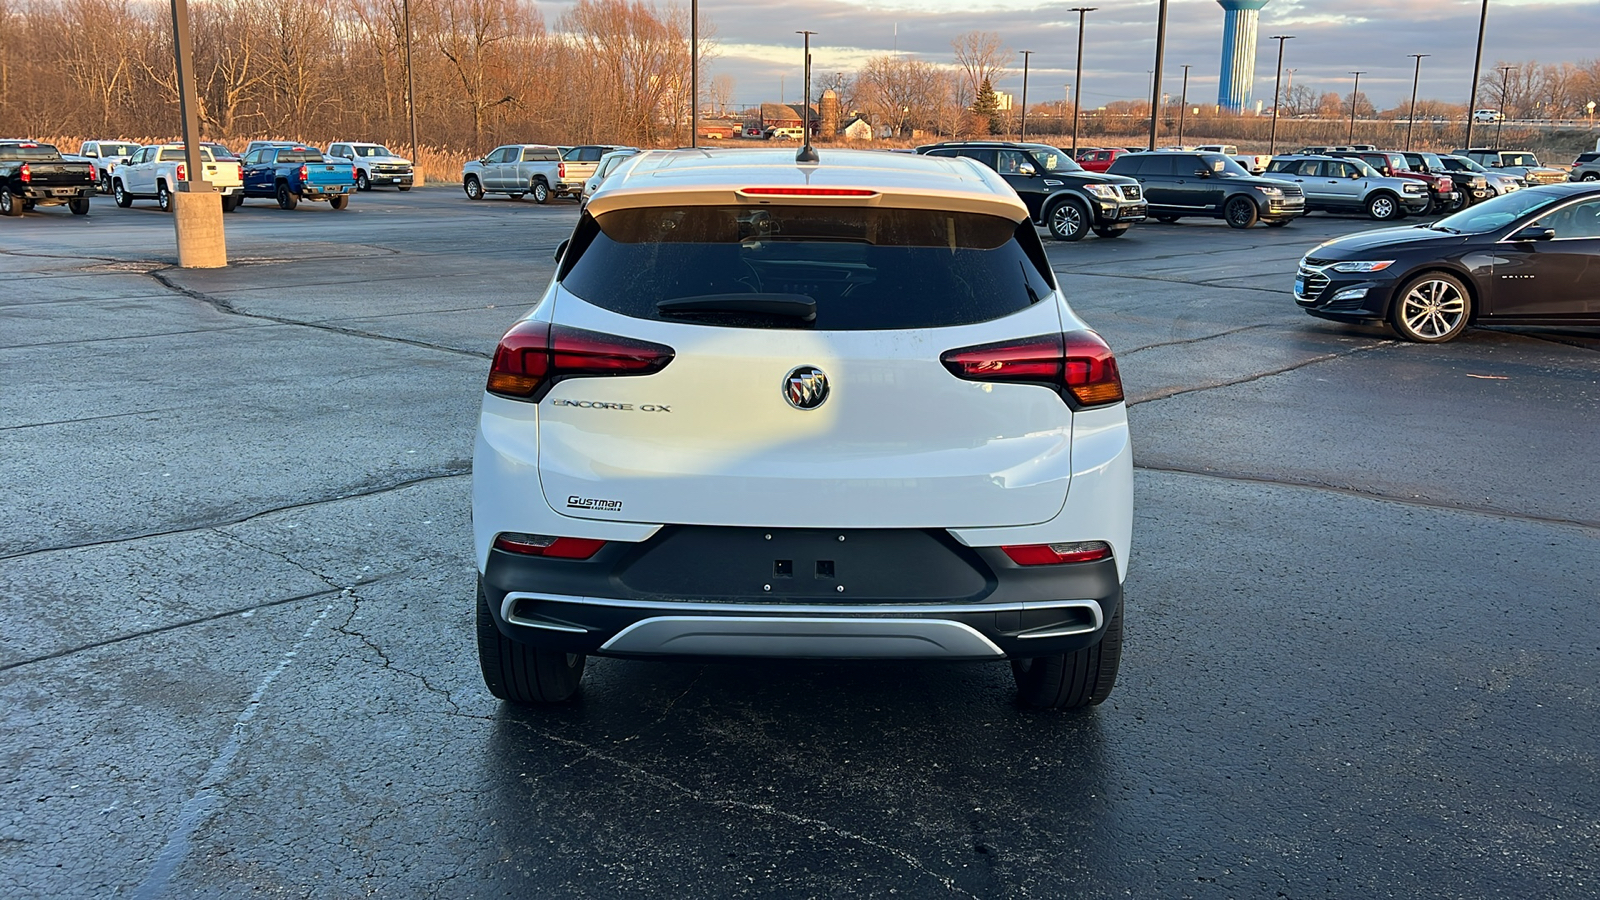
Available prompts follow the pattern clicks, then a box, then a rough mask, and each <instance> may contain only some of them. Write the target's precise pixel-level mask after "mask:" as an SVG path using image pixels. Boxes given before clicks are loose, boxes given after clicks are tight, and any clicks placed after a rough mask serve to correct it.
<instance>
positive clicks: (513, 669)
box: [478, 578, 586, 706]
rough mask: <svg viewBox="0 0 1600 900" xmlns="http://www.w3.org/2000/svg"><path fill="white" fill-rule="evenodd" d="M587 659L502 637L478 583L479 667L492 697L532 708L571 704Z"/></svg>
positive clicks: (481, 584)
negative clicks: (552, 704) (568, 702)
mask: <svg viewBox="0 0 1600 900" xmlns="http://www.w3.org/2000/svg"><path fill="white" fill-rule="evenodd" d="M585 659H586V658H585V657H584V655H583V654H581V653H563V652H561V651H559V650H540V649H538V648H537V647H529V646H528V645H526V644H523V643H519V642H517V641H514V640H512V639H510V638H508V637H506V636H505V635H503V634H501V633H500V629H499V628H498V627H497V626H496V625H495V623H494V615H493V614H491V613H490V612H489V602H488V598H486V597H484V595H483V580H482V579H481V578H480V579H479V580H478V666H479V668H480V669H482V670H483V683H484V685H485V686H486V687H488V688H489V693H491V694H493V695H495V696H496V697H498V698H500V699H501V700H504V701H506V702H507V703H517V704H522V705H529V706H536V705H545V704H550V703H562V702H565V701H567V700H571V699H572V698H573V696H574V695H576V694H577V693H578V684H579V683H580V682H581V681H582V680H583V667H584V662H585Z"/></svg>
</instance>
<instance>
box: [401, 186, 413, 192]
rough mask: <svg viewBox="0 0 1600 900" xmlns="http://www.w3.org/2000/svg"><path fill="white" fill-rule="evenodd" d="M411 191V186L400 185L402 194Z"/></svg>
mask: <svg viewBox="0 0 1600 900" xmlns="http://www.w3.org/2000/svg"><path fill="white" fill-rule="evenodd" d="M409 190H411V185H409V184H402V185H400V192H401V193H405V192H406V191H409Z"/></svg>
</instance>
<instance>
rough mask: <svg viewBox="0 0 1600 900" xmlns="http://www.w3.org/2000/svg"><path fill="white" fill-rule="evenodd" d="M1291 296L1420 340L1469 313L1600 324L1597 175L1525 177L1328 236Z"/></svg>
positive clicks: (1440, 334)
mask: <svg viewBox="0 0 1600 900" xmlns="http://www.w3.org/2000/svg"><path fill="white" fill-rule="evenodd" d="M1294 298H1295V303H1296V304H1298V305H1299V306H1300V308H1301V309H1304V310H1305V311H1306V312H1308V313H1310V314H1311V315H1313V316H1317V317H1319V318H1323V319H1331V320H1334V321H1342V322H1361V323H1368V324H1373V323H1382V324H1387V325H1389V326H1390V327H1392V328H1393V329H1394V330H1395V331H1396V332H1397V333H1399V335H1400V336H1401V337H1403V338H1406V339H1407V340H1412V341H1423V342H1427V343H1439V342H1443V341H1448V340H1452V339H1454V338H1456V337H1459V336H1460V335H1461V333H1462V332H1463V331H1465V330H1466V329H1467V328H1468V326H1471V325H1567V326H1572V325H1580V326H1582V325H1600V185H1594V184H1564V185H1546V186H1544V187H1537V188H1529V189H1526V190H1521V191H1517V192H1516V193H1514V194H1506V195H1503V196H1500V197H1496V198H1494V199H1492V200H1487V201H1485V202H1483V203H1481V204H1478V205H1477V206H1472V207H1468V208H1467V209H1464V210H1462V211H1461V212H1458V213H1456V214H1455V215H1452V216H1446V217H1445V218H1443V219H1440V220H1439V221H1437V222H1434V223H1432V224H1430V225H1418V226H1416V227H1414V228H1386V229H1382V230H1379V231H1368V232H1364V233H1362V234H1354V235H1350V236H1348V237H1343V238H1338V239H1336V240H1332V241H1328V242H1327V243H1325V244H1320V245H1318V246H1316V247H1314V248H1312V250H1311V252H1309V253H1307V254H1306V255H1305V258H1304V259H1302V260H1300V269H1299V272H1298V273H1297V274H1296V275H1295V281H1294Z"/></svg>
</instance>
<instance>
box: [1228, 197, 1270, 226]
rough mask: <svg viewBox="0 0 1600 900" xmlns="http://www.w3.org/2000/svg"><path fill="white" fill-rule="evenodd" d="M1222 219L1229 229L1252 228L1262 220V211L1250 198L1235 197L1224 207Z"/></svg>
mask: <svg viewBox="0 0 1600 900" xmlns="http://www.w3.org/2000/svg"><path fill="white" fill-rule="evenodd" d="M1222 217H1223V218H1224V219H1226V220H1227V221H1228V227H1229V228H1250V227H1252V226H1254V225H1255V224H1256V222H1257V221H1258V220H1259V219H1260V218H1261V211H1260V210H1259V209H1257V208H1256V202H1255V201H1254V200H1251V199H1250V198H1249V197H1235V198H1233V199H1232V200H1229V201H1228V202H1227V204H1226V205H1224V206H1223V207H1222Z"/></svg>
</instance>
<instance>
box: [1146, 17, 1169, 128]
mask: <svg viewBox="0 0 1600 900" xmlns="http://www.w3.org/2000/svg"><path fill="white" fill-rule="evenodd" d="M1166 55H1167V0H1161V6H1160V8H1159V11H1158V12H1157V14H1156V67H1155V70H1154V71H1152V72H1151V73H1150V149H1151V150H1154V149H1155V148H1156V137H1157V136H1158V135H1159V134H1160V133H1161V64H1162V62H1163V61H1164V60H1165V59H1166Z"/></svg>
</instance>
